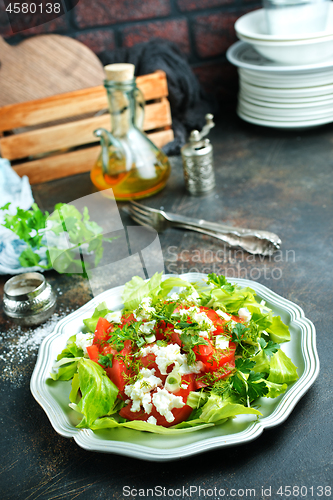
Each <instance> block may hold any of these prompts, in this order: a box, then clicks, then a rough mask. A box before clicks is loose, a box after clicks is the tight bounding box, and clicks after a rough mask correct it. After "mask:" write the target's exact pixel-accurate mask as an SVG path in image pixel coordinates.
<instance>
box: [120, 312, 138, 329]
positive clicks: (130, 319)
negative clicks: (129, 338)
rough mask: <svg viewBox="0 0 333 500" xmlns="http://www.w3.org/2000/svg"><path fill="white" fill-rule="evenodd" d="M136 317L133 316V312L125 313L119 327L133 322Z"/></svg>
mask: <svg viewBox="0 0 333 500" xmlns="http://www.w3.org/2000/svg"><path fill="white" fill-rule="evenodd" d="M135 321H136V319H135V317H134V314H132V313H131V314H127V315H126V316H123V317H122V320H121V328H122V327H123V326H124V325H127V323H133V322H135Z"/></svg>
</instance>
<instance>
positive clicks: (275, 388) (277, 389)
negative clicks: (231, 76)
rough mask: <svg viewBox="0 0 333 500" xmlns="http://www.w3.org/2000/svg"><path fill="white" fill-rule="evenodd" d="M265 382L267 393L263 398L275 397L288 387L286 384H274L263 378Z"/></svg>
mask: <svg viewBox="0 0 333 500" xmlns="http://www.w3.org/2000/svg"><path fill="white" fill-rule="evenodd" d="M265 383H266V385H267V387H268V393H267V394H265V398H277V397H278V396H280V394H283V393H284V392H286V390H287V387H288V385H287V384H274V383H273V382H270V381H269V380H265Z"/></svg>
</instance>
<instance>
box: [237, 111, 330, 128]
mask: <svg viewBox="0 0 333 500" xmlns="http://www.w3.org/2000/svg"><path fill="white" fill-rule="evenodd" d="M237 114H238V116H239V117H240V118H242V119H243V120H245V121H246V122H249V123H253V124H255V125H262V126H263V127H271V128H280V129H295V130H299V129H307V128H314V127H319V126H320V125H326V124H327V123H332V122H333V115H332V116H328V117H325V118H319V119H315V120H299V121H282V120H281V121H277V120H268V119H264V118H259V117H257V116H252V115H251V114H249V113H248V112H247V111H244V110H243V109H242V108H241V107H240V106H239V107H238V108H237Z"/></svg>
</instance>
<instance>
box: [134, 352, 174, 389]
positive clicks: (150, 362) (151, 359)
mask: <svg viewBox="0 0 333 500" xmlns="http://www.w3.org/2000/svg"><path fill="white" fill-rule="evenodd" d="M155 360H156V356H155V354H154V353H152V352H150V353H149V354H147V356H143V357H142V358H140V362H141V363H142V365H143V366H145V367H146V368H149V370H152V369H154V370H155V373H154V375H155V377H158V378H160V379H161V380H162V383H163V384H164V382H165V380H166V378H167V375H162V373H161V372H160V370H159V368H158V366H157V364H156V361H155ZM172 366H173V365H171V366H169V367H168V369H167V373H169V372H170V371H171V370H172ZM170 369H171V370H170Z"/></svg>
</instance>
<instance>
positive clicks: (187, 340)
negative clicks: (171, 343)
mask: <svg viewBox="0 0 333 500" xmlns="http://www.w3.org/2000/svg"><path fill="white" fill-rule="evenodd" d="M180 340H181V341H182V347H183V349H184V351H185V352H187V364H188V365H192V364H193V363H195V361H196V356H195V353H194V351H193V348H194V347H195V346H197V345H208V342H207V341H206V340H205V339H204V338H202V337H200V335H199V334H197V333H186V332H183V333H181V334H180Z"/></svg>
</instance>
